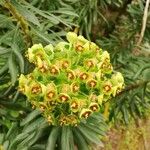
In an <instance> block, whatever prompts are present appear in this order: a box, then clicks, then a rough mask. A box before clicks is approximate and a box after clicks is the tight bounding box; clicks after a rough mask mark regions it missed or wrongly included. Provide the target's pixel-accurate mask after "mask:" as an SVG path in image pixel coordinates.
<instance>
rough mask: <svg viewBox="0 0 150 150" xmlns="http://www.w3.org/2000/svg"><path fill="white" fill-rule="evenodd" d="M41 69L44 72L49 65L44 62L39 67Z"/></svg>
mask: <svg viewBox="0 0 150 150" xmlns="http://www.w3.org/2000/svg"><path fill="white" fill-rule="evenodd" d="M39 70H40V71H41V72H42V73H45V72H47V71H48V66H47V64H45V63H43V64H42V66H41V67H40V68H39Z"/></svg>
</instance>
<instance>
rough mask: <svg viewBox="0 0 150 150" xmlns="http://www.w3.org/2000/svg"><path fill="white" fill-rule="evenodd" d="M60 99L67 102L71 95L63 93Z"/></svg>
mask: <svg viewBox="0 0 150 150" xmlns="http://www.w3.org/2000/svg"><path fill="white" fill-rule="evenodd" d="M59 99H60V100H61V101H62V102H66V101H68V99H69V97H68V96H66V95H61V96H60V97H59Z"/></svg>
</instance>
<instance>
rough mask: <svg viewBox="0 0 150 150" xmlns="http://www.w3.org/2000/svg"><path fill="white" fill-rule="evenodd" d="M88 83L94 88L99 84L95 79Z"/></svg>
mask: <svg viewBox="0 0 150 150" xmlns="http://www.w3.org/2000/svg"><path fill="white" fill-rule="evenodd" d="M87 84H88V86H89V87H91V88H94V87H95V86H96V85H97V82H96V81H95V80H90V81H88V83H87Z"/></svg>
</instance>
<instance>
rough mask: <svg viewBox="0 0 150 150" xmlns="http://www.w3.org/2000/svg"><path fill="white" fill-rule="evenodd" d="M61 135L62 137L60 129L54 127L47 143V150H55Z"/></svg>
mask: <svg viewBox="0 0 150 150" xmlns="http://www.w3.org/2000/svg"><path fill="white" fill-rule="evenodd" d="M59 135H60V127H53V128H52V130H51V132H50V135H49V138H48V141H47V145H46V150H55V148H56V141H57V138H58V136H59Z"/></svg>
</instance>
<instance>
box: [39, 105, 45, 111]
mask: <svg viewBox="0 0 150 150" xmlns="http://www.w3.org/2000/svg"><path fill="white" fill-rule="evenodd" d="M45 109H46V106H45V105H44V104H40V111H42V112H43V111H44V110H45Z"/></svg>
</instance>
